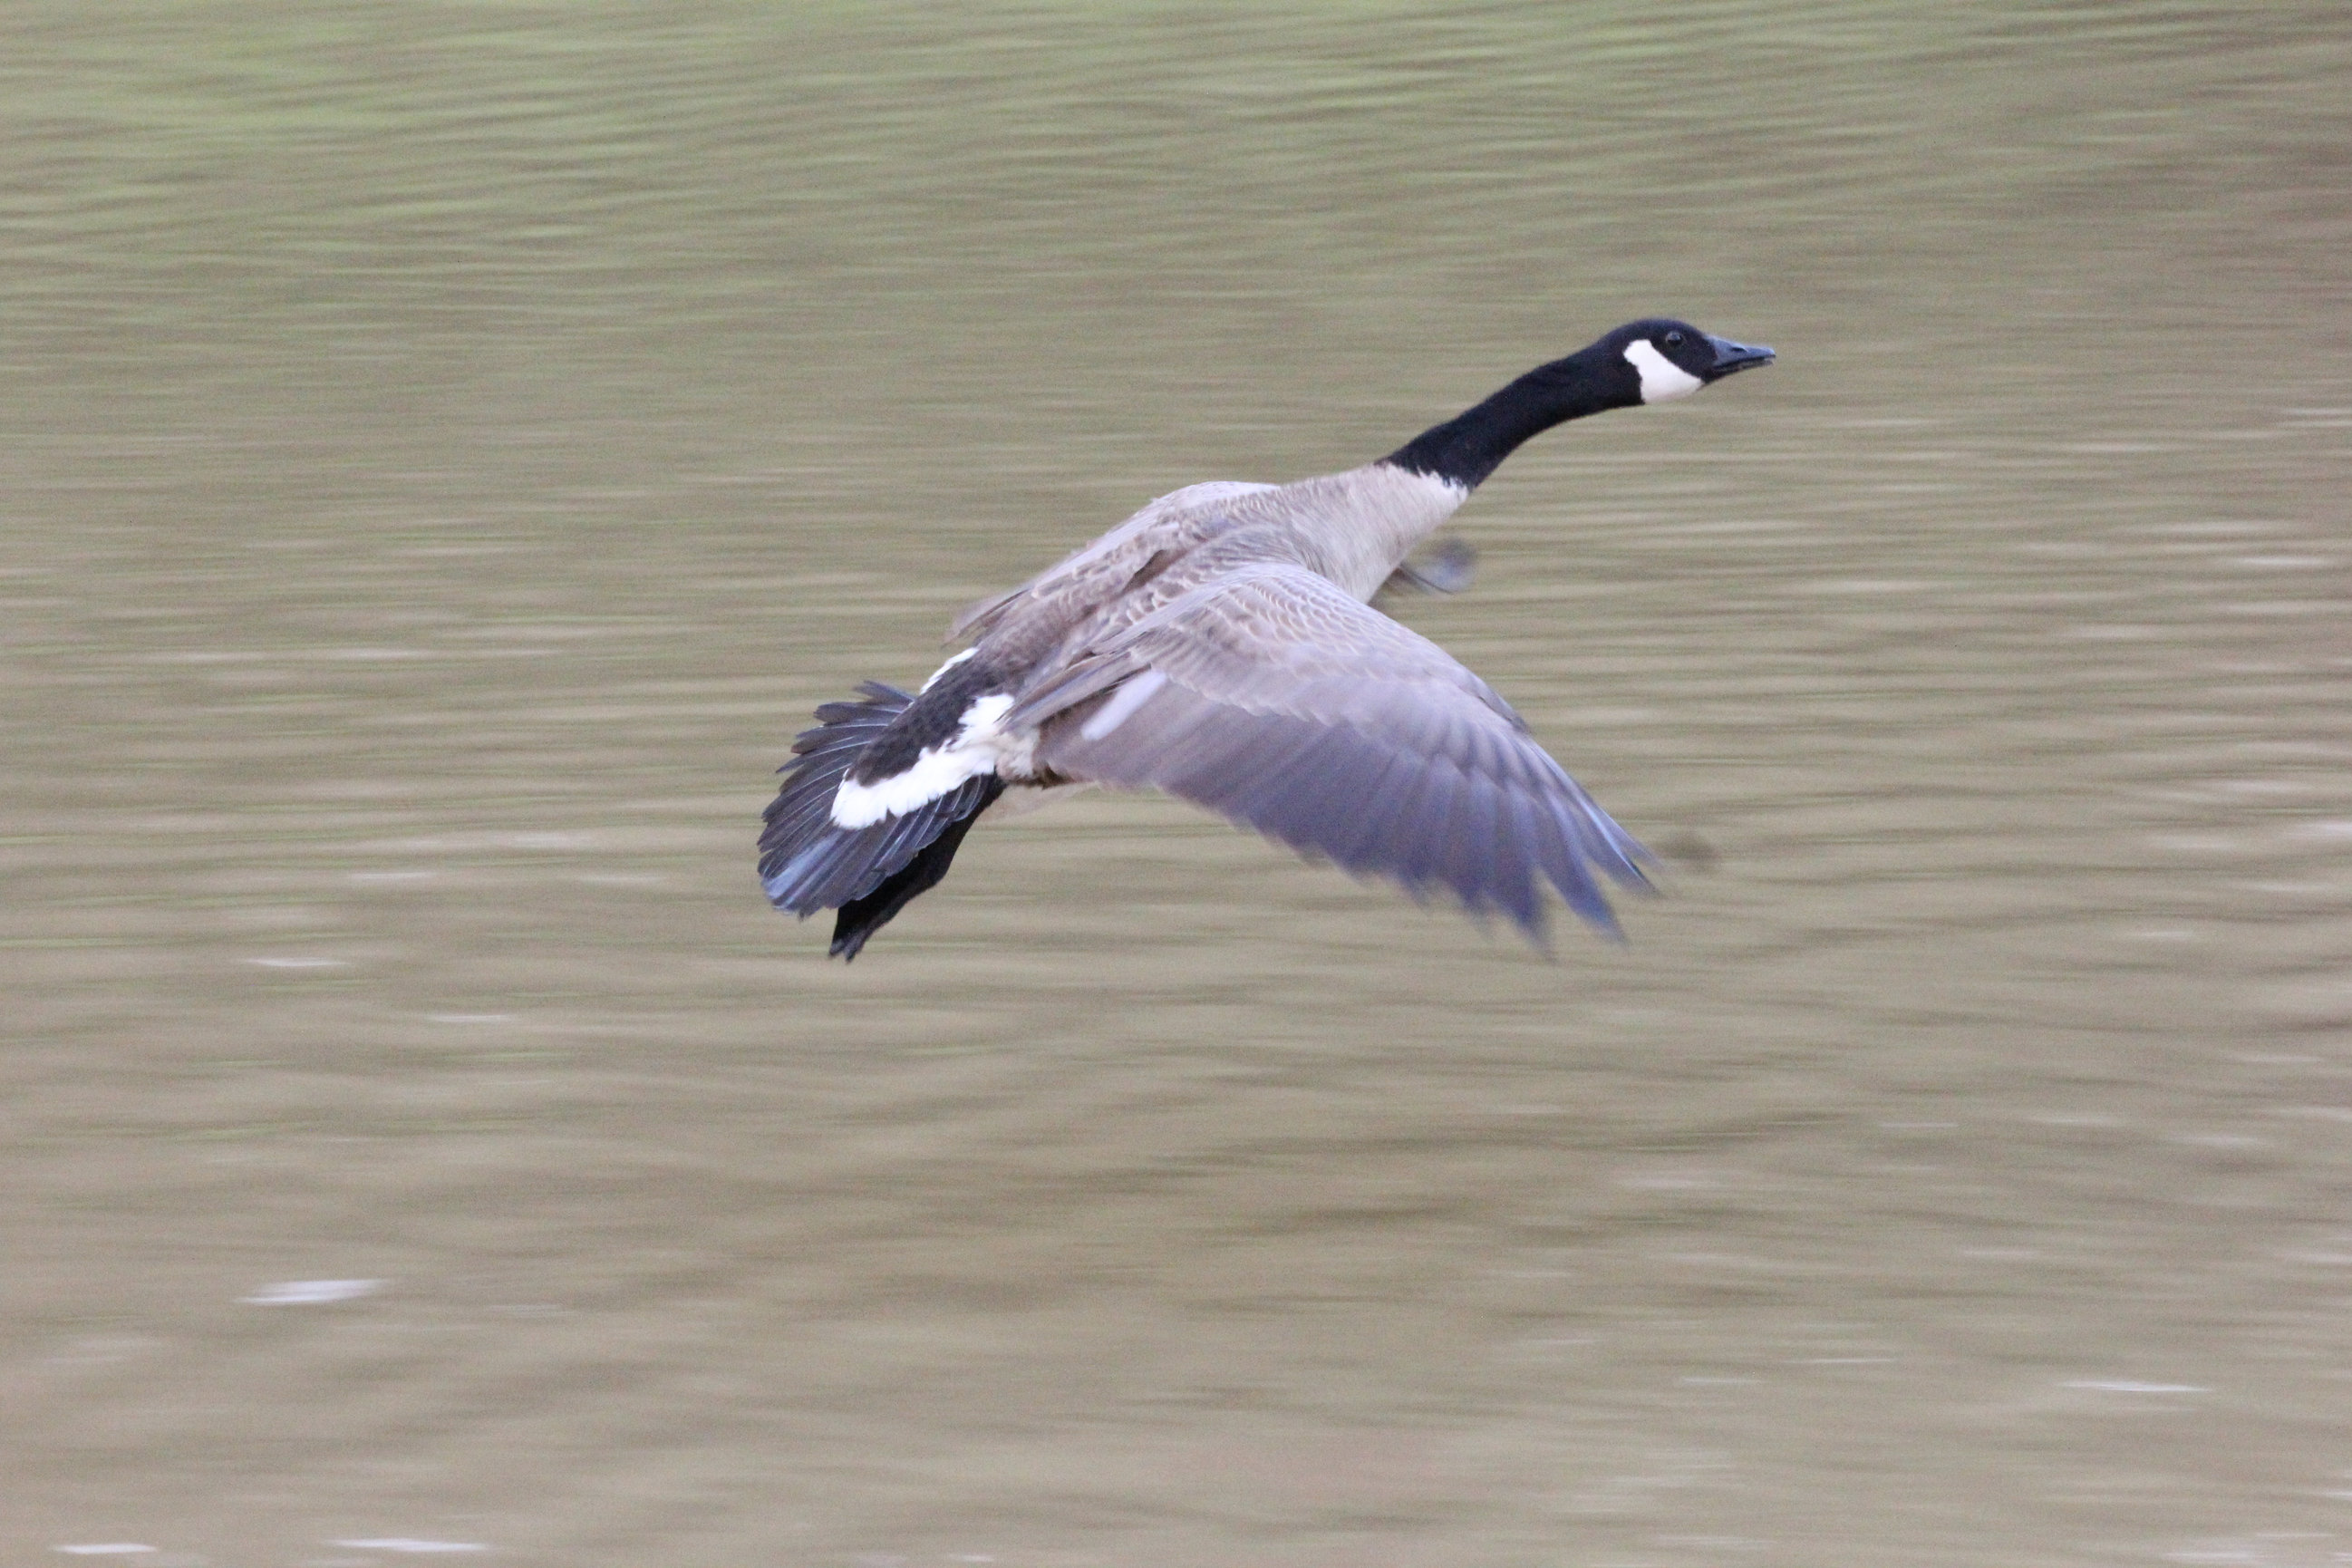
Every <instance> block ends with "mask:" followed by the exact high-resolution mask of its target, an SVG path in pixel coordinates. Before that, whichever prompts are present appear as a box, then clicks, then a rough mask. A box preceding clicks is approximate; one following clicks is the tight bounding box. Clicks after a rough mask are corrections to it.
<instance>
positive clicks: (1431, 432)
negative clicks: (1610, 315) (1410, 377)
mask: <svg viewBox="0 0 2352 1568" xmlns="http://www.w3.org/2000/svg"><path fill="white" fill-rule="evenodd" d="M1641 401H1642V389H1641V383H1640V382H1639V380H1638V379H1636V378H1635V377H1634V376H1633V375H1632V374H1631V373H1630V370H1629V367H1627V366H1626V365H1624V364H1622V363H1618V364H1612V363H1610V357H1609V356H1608V355H1607V354H1606V353H1603V352H1601V350H1600V345H1598V344H1595V345H1594V346H1593V347H1592V348H1587V349H1580V350H1578V351H1577V352H1576V353H1572V354H1570V355H1569V356H1568V357H1567V358H1566V359H1556V360H1554V361H1552V362H1551V363H1549V364H1543V365H1538V366H1537V367H1536V368H1535V369H1533V370H1531V371H1529V372H1528V374H1525V375H1523V376H1521V377H1519V379H1518V380H1517V381H1515V382H1513V383H1511V384H1510V385H1508V386H1507V387H1505V388H1503V390H1502V391H1500V392H1498V393H1496V394H1495V395H1494V396H1492V397H1489V398H1488V399H1486V401H1485V402H1484V403H1481V404H1479V405H1477V406H1476V407H1475V408H1471V409H1468V410H1465V412H1463V413H1460V414H1457V415H1455V416H1454V417H1453V418H1451V419H1448V420H1447V421H1446V422H1445V423H1444V424H1443V425H1433V426H1430V427H1429V428H1428V429H1426V430H1424V431H1423V432H1422V433H1421V434H1420V435H1418V436H1416V437H1413V438H1412V440H1410V441H1408V442H1406V443H1405V444H1404V445H1403V446H1402V447H1398V448H1397V449H1396V450H1395V451H1393V452H1391V453H1390V454H1389V455H1388V457H1387V458H1386V459H1385V460H1386V461H1388V462H1391V463H1393V464H1395V465H1396V466H1397V467H1398V468H1408V469H1411V470H1412V472H1414V473H1417V474H1431V475H1434V476H1435V477H1436V478H1438V479H1445V480H1447V481H1449V482H1451V483H1454V484H1457V485H1460V486H1461V487H1462V488H1463V489H1476V488H1477V486H1478V483H1479V481H1481V480H1482V479H1485V478H1486V476H1487V475H1488V474H1491V473H1493V472H1494V471H1495V470H1496V468H1501V467H1502V466H1503V459H1504V458H1507V457H1509V456H1510V455H1511V454H1512V453H1513V452H1516V451H1517V450H1518V449H1519V447H1520V446H1521V444H1522V443H1524V442H1526V441H1528V440H1529V439H1531V438H1532V437H1537V436H1540V435H1542V434H1543V433H1544V432H1545V431H1547V430H1549V429H1550V428H1551V427H1552V426H1555V425H1558V424H1561V423H1563V422H1564V421H1567V420H1570V419H1581V418H1583V417H1584V416H1586V415H1588V414H1599V413H1601V412H1602V411H1603V410H1605V409H1610V408H1631V407H1633V406H1634V405H1637V404H1639V403H1640V402H1641Z"/></svg>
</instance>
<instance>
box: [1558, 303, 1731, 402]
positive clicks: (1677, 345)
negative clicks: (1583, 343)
mask: <svg viewBox="0 0 2352 1568" xmlns="http://www.w3.org/2000/svg"><path fill="white" fill-rule="evenodd" d="M1593 348H1594V349H1598V350H1600V351H1601V353H1600V357H1601V360H1602V362H1603V363H1608V362H1610V361H1622V362H1623V363H1624V364H1625V365H1626V367H1627V368H1628V369H1629V370H1630V371H1631V372H1632V373H1633V374H1632V380H1631V383H1630V386H1629V390H1630V391H1631V392H1632V394H1633V396H1632V397H1631V398H1630V399H1629V401H1631V402H1635V403H1664V402H1666V401H1668V400H1669V399H1672V398H1676V397H1688V396H1689V395H1691V394H1692V393H1694V392H1696V391H1697V390H1698V389H1699V388H1700V387H1702V386H1705V385H1706V384H1708V383H1709V382H1715V381H1721V380H1722V379H1723V378H1724V377H1725V376H1727V375H1730V374H1734V373H1735V372H1738V371H1743V370H1746V369H1748V368H1749V367H1750V366H1752V365H1759V364H1770V363H1772V351H1771V350H1770V349H1769V348H1765V347H1763V346H1762V345H1760V344H1756V343H1736V342H1732V341H1731V340H1730V339H1729V338H1718V337H1717V336H1715V334H1713V333H1712V332H1703V331H1699V330H1698V329H1697V328H1696V327H1694V326H1692V325H1691V324H1690V323H1689V322H1688V321H1675V320H1674V319H1672V318H1671V317H1664V316H1660V317H1654V318H1652V319H1650V320H1647V321H1628V322H1626V323H1625V324H1624V325H1623V326H1622V327H1620V328H1618V329H1617V330H1616V331H1613V332H1611V333H1609V334H1608V335H1606V336H1605V337H1603V338H1602V339H1601V341H1600V342H1597V343H1595V344H1594V345H1593ZM1587 352H1591V351H1587ZM1612 368H1613V367H1612Z"/></svg>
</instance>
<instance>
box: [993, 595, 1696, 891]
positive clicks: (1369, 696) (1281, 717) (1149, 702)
mask: <svg viewBox="0 0 2352 1568" xmlns="http://www.w3.org/2000/svg"><path fill="white" fill-rule="evenodd" d="M1146 670H1151V671H1155V672H1157V673H1158V674H1159V675H1160V676H1161V677H1163V678H1164V680H1163V682H1162V683H1161V684H1160V687H1159V688H1158V689H1156V690H1154V691H1152V693H1151V694H1150V696H1149V697H1147V698H1145V699H1144V700H1142V701H1141V702H1140V703H1139V704H1137V705H1136V706H1134V707H1133V709H1132V710H1131V711H1129V713H1128V714H1127V716H1126V717H1125V718H1124V719H1122V720H1120V721H1118V723H1116V724H1114V725H1112V726H1111V727H1110V728H1109V729H1108V731H1105V732H1102V733H1100V734H1097V735H1094V736H1089V735H1087V734H1086V733H1085V730H1086V727H1087V724H1086V721H1087V719H1088V718H1089V717H1090V716H1091V715H1092V714H1094V713H1095V712H1097V711H1098V710H1100V709H1101V708H1102V705H1103V703H1104V702H1106V701H1107V700H1109V695H1110V693H1111V692H1112V691H1113V690H1114V689H1116V688H1117V687H1118V685H1119V684H1120V683H1121V682H1122V681H1124V680H1126V679H1129V678H1131V677H1133V676H1135V675H1138V674H1140V673H1142V672H1143V671H1146ZM1015 717H1026V718H1030V719H1034V720H1038V721H1043V722H1044V726H1045V728H1044V733H1043V736H1042V738H1041V740H1040V742H1039V744H1038V752H1037V755H1038V759H1039V761H1040V762H1042V763H1045V765H1047V766H1049V767H1051V768H1052V769H1053V770H1055V772H1056V773H1064V774H1066V775H1067V776H1069V777H1072V778H1077V779H1088V780H1093V781H1097V782H1099V783H1103V784H1122V785H1127V786H1129V787H1137V788H1145V787H1149V788H1157V789H1162V790H1165V791H1167V792H1168V793H1169V794H1171V795H1177V796H1180V797H1181V798H1183V799H1186V800H1190V801H1192V802H1194V803H1196V804H1198V805H1204V806H1206V807H1208V808H1209V809H1210V810H1212V811H1214V812H1217V813H1218V814H1220V815H1221V816H1225V817H1227V818H1229V819H1231V820H1232V821H1234V822H1236V823H1239V824H1242V825H1244V826H1249V827H1253V828H1255V829H1257V830H1258V831H1259V832H1262V833H1265V834H1266V835H1268V836H1269V837H1274V838H1277V839H1280V840H1281V841H1282V842H1284V843H1286V844H1288V845H1290V846H1291V847H1294V848H1296V849H1298V850H1300V851H1301V852H1303V853H1305V854H1307V855H1310V856H1314V857H1317V858H1325V859H1329V860H1331V861H1334V862H1335V863H1337V864H1339V865H1340V866H1342V867H1345V868H1347V869H1349V870H1350V871H1354V872H1357V873H1359V874H1366V875H1377V876H1383V877H1388V878H1391V879H1395V880H1397V881H1399V882H1401V883H1402V884H1403V885H1404V886H1405V887H1406V888H1408V889H1411V890H1412V891H1413V892H1415V893H1416V894H1423V895H1425V894H1426V893H1428V892H1429V891H1431V890H1433V889H1439V888H1443V889H1448V890H1450V891H1451V892H1452V893H1453V894H1454V896H1455V897H1457V898H1459V899H1460V900H1462V902H1463V903H1464V905H1465V906H1466V907H1467V908H1468V909H1469V910H1471V911H1472V912H1474V913H1481V912H1486V911H1489V910H1496V911H1500V912H1502V913H1504V914H1507V915H1508V916H1509V917H1510V918H1511V920H1513V921H1516V922H1517V924H1518V925H1520V926H1521V927H1523V928H1525V929H1526V930H1527V931H1529V932H1530V933H1539V932H1540V931H1541V930H1542V928H1543V924H1544V903H1543V899H1542V895H1541V892H1540V887H1541V884H1542V883H1545V882H1548V883H1549V884H1550V885H1551V886H1552V887H1553V888H1555V889H1558V891H1559V894H1560V896H1561V897H1562V898H1563V899H1564V900H1567V902H1568V904H1569V906H1570V908H1572V909H1574V910H1576V911H1577V913H1578V914H1580V915H1581V916H1583V917H1584V918H1585V919H1586V920H1588V921H1591V922H1593V923H1594V924H1595V925H1598V926H1600V927H1601V928H1602V929H1604V930H1608V931H1614V930H1615V929H1616V922H1615V920H1614V918H1613V917H1612V914H1611V913H1610V910H1609V906H1608V902H1607V900H1605V899H1604V898H1603V897H1602V896H1601V889H1600V886H1599V883H1598V882H1597V880H1596V879H1595V878H1594V876H1593V870H1594V869H1595V868H1598V869H1600V870H1601V871H1604V872H1606V873H1608V875H1609V876H1611V877H1612V878H1613V879H1616V880H1617V881H1619V882H1621V883H1622V884H1624V885H1626V886H1628V887H1636V888H1638V887H1643V886H1645V885H1646V882H1645V879H1643V875H1642V870H1641V862H1642V861H1643V860H1645V859H1647V858H1649V857H1648V854H1647V852H1646V851H1644V850H1643V848H1642V847H1641V846H1640V845H1639V844H1638V843H1636V842H1635V841H1634V839H1633V837H1632V836H1631V835H1630V834H1628V833H1626V832H1625V830H1624V829H1623V828H1622V827H1620V826H1617V824H1616V823H1615V822H1613V821H1612V820H1611V819H1610V817H1609V816H1608V814H1607V813H1605V812H1603V811H1602V810H1601V808H1600V807H1599V806H1598V805H1595V804H1594V803H1593V801H1592V799H1591V796H1589V795H1586V794H1585V793H1584V791H1583V790H1582V789H1580V788H1579V787H1578V785H1577V784H1576V783H1575V781H1574V780H1572V779H1570V777H1569V776H1568V774H1567V773H1564V772H1563V771H1561V769H1560V766H1559V763H1555V762H1554V761H1552V759H1551V758H1550V757H1549V755H1548V754H1546V753H1545V752H1544V750H1543V748H1542V747H1540V746H1539V745H1538V744H1537V743H1536V742H1535V740H1534V738H1533V737H1532V736H1531V735H1529V734H1528V731H1527V726H1526V725H1525V723H1524V722H1522V721H1521V720H1520V719H1519V716H1518V715H1517V713H1515V712H1513V711H1512V710H1511V708H1510V706H1509V705H1508V704H1507V703H1506V702H1504V701H1503V700H1502V699H1501V698H1500V697H1498V696H1496V694H1495V692H1494V690H1493V689H1491V688H1489V687H1488V686H1487V685H1486V682H1485V681H1483V680H1481V679H1478V678H1477V677H1476V676H1475V675H1474V674H1472V673H1471V672H1470V671H1469V670H1468V669H1467V668H1464V666H1463V665H1462V664H1461V662H1460V661H1459V660H1457V659H1455V658H1454V657H1453V656H1452V655H1451V654H1448V653H1447V652H1446V651H1445V650H1444V648H1441V647H1438V646H1437V645H1436V644H1435V643H1433V642H1431V641H1430V640H1429V639H1428V638H1426V637H1423V636H1421V635H1420V634H1419V633H1417V632H1414V631H1412V629H1411V628H1409V627H1407V626H1402V625H1400V624H1399V623H1397V622H1395V621H1393V620H1391V619H1390V618H1389V617H1388V616H1384V615H1382V614H1381V613H1380V612H1379V611H1378V610H1375V609H1373V608H1371V607H1370V605H1365V604H1363V603H1361V602H1360V601H1358V600H1356V599H1354V598H1351V597H1349V595H1347V594H1346V593H1344V592H1343V591H1342V590H1340V589H1339V587H1338V586H1337V585H1336V584H1332V583H1330V582H1329V581H1328V580H1327V579H1325V578H1323V577H1320V576H1318V575H1317V574H1314V573H1312V572H1308V571H1307V570H1306V569H1304V568H1303V567H1297V566H1291V565H1282V564H1258V565H1253V566H1249V567H1246V568H1243V569H1241V570H1237V571H1235V572H1233V573H1229V574H1225V575H1224V576H1222V577H1218V578H1215V579H1213V580H1212V581H1211V582H1208V583H1206V584H1202V585H1201V586H1200V587H1198V588H1195V589H1193V590H1192V591H1191V592H1189V593H1187V594H1185V595H1182V596H1181V597H1180V598H1178V599H1176V600H1174V601H1172V602H1171V603H1170V604H1168V605H1164V606H1163V607H1161V608H1160V610H1158V611H1156V612H1154V613H1153V614H1152V615H1150V616H1147V617H1145V618H1144V619H1143V620H1140V621H1139V622H1137V623H1135V624H1134V625H1133V626H1129V627H1128V628H1126V629H1125V630H1123V631H1121V632H1119V633H1118V634H1116V635H1115V636H1113V637H1110V638H1108V639H1107V641H1106V643H1105V644H1104V646H1102V647H1097V648H1093V649H1086V650H1081V651H1080V653H1079V656H1078V658H1076V659H1075V660H1074V661H1072V662H1070V663H1067V664H1065V665H1064V666H1063V667H1062V668H1061V669H1060V670H1059V671H1058V672H1057V673H1056V674H1055V676H1053V677H1052V678H1050V679H1047V680H1046V681H1045V682H1043V683H1042V684H1041V686H1040V687H1039V689H1036V690H1034V691H1030V692H1024V694H1023V695H1022V699H1021V702H1020V704H1019V706H1018V708H1017V709H1016V710H1015Z"/></svg>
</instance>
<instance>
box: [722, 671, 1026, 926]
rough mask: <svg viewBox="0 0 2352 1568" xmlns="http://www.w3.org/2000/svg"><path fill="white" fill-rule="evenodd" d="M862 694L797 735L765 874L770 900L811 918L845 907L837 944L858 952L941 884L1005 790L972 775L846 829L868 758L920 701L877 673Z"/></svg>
mask: <svg viewBox="0 0 2352 1568" xmlns="http://www.w3.org/2000/svg"><path fill="white" fill-rule="evenodd" d="M859 691H860V693H861V695H860V697H859V698H858V699H857V700H855V701H849V702H828V703H826V704H824V706H823V707H821V708H819V709H818V710H816V717H817V724H816V726H815V728H814V729H810V730H804V731H802V732H801V734H800V736H799V737H798V738H797V739H796V740H794V741H793V761H792V762H791V763H788V764H786V765H785V766H784V767H783V768H782V769H781V770H779V771H781V772H782V773H783V774H784V782H783V787H782V789H781V790H780V791H779V792H778V793H777V795H776V798H775V800H774V801H773V802H772V803H771V804H770V805H769V806H768V809H767V811H766V813H765V815H764V817H763V821H764V823H765V826H764V827H763V828H762V830H761V834H760V880H761V885H762V886H763V887H764V888H765V889H767V894H768V900H769V901H770V902H771V903H772V904H774V905H775V906H776V908H778V909H779V910H784V911H786V912H787V913H790V914H796V915H798V916H800V917H801V918H802V919H803V920H806V919H807V918H808V917H809V916H810V915H813V914H814V913H815V912H816V911H817V910H828V909H837V910H840V911H841V913H840V917H839V920H838V921H837V922H836V924H835V929H834V937H833V952H835V954H837V955H838V956H840V957H842V958H844V959H849V958H855V957H856V955H857V951H858V949H860V948H862V947H864V946H865V945H866V939H867V938H869V937H871V936H872V935H873V934H874V933H875V932H876V931H879V930H880V929H881V928H882V927H883V926H884V925H886V924H887V923H888V921H889V920H890V918H891V917H892V916H893V915H896V914H897V913H898V911H899V910H902V909H904V908H906V907H907V905H908V902H909V901H911V900H914V899H915V898H917V897H919V895H921V894H922V893H924V892H926V891H928V890H929V889H932V888H934V887H936V886H938V885H939V881H940V878H942V877H944V876H946V875H947V874H948V867H949V865H950V862H952V861H953V860H954V859H955V852H956V849H957V847H958V846H960V845H961V843H962V842H963V836H964V835H965V834H966V833H968V832H970V831H971V824H972V821H973V819H974V818H976V817H977V816H979V815H980V814H981V813H982V811H985V810H986V809H987V808H988V807H989V805H990V804H991V803H992V802H993V801H994V800H995V799H996V797H997V796H998V795H1001V794H1003V790H1004V784H1003V780H1001V779H999V778H996V777H995V776H994V775H992V774H987V775H982V776H981V777H978V778H972V779H967V780H965V781H964V782H963V783H962V784H959V785H958V786H957V787H955V788H954V789H951V790H950V791H948V792H947V793H946V794H945V795H940V797H939V798H938V799H936V800H932V801H929V802H927V803H925V804H924V805H921V806H920V807H919V808H917V809H916V810H914V811H910V812H907V813H904V814H902V815H900V816H890V817H885V818H883V819H882V820H881V821H879V822H877V823H874V824H872V825H871V826H866V827H841V826H836V825H835V822H834V820H833V801H834V796H835V794H836V793H837V792H838V791H839V790H840V788H841V781H842V780H843V779H844V778H845V777H846V776H847V775H848V773H849V770H850V769H851V768H852V767H853V766H855V765H856V762H857V759H858V756H859V755H860V753H862V752H864V751H865V750H866V747H867V746H868V745H870V744H871V743H872V742H874V740H875V739H876V738H877V736H879V735H881V734H882V732H883V731H886V730H887V729H888V728H889V727H890V723H891V721H893V720H895V719H896V718H898V715H899V714H900V713H902V712H904V711H905V710H906V709H907V708H908V705H909V704H911V703H912V702H913V701H914V700H915V699H914V698H913V697H911V696H909V695H908V693H906V692H904V691H901V690H899V689H897V688H896V687H891V686H885V685H883V684H882V683H881V682H880V681H876V680H869V681H867V682H866V683H865V684H864V685H863V686H861V687H860V688H859Z"/></svg>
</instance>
